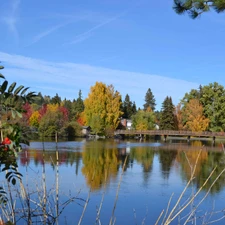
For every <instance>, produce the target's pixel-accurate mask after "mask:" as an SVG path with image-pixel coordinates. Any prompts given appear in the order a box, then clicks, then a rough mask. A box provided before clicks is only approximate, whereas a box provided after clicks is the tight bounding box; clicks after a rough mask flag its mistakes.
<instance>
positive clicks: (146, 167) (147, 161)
mask: <svg viewBox="0 0 225 225" xmlns="http://www.w3.org/2000/svg"><path fill="white" fill-rule="evenodd" d="M130 158H131V159H134V160H136V161H137V162H138V163H140V164H142V167H143V172H144V179H145V181H147V180H148V178H149V175H150V172H151V171H152V163H153V158H154V151H152V150H151V149H149V147H143V146H139V147H135V148H132V150H131V152H130Z"/></svg>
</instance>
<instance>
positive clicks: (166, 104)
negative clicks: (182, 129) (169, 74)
mask: <svg viewBox="0 0 225 225" xmlns="http://www.w3.org/2000/svg"><path fill="white" fill-rule="evenodd" d="M174 111H175V108H174V105H173V102H172V98H171V97H168V96H167V97H166V98H165V100H164V101H163V103H162V109H161V114H160V115H161V118H160V129H161V130H176V129H177V127H176V118H175V114H174Z"/></svg>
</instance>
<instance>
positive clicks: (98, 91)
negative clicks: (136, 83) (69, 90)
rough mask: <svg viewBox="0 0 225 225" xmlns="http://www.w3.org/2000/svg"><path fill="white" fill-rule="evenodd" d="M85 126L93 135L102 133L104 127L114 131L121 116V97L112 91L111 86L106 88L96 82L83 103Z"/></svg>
mask: <svg viewBox="0 0 225 225" xmlns="http://www.w3.org/2000/svg"><path fill="white" fill-rule="evenodd" d="M84 106H85V108H84V114H85V118H86V124H87V125H90V126H91V128H92V130H95V133H103V132H104V129H105V128H106V127H111V128H112V129H116V128H117V126H118V124H119V118H120V117H121V115H122V112H121V111H120V108H121V96H120V94H119V92H118V91H114V88H113V86H112V85H109V86H106V84H104V83H102V82H96V83H95V85H94V86H92V87H91V90H90V92H89V94H88V97H87V98H86V99H85V101H84Z"/></svg>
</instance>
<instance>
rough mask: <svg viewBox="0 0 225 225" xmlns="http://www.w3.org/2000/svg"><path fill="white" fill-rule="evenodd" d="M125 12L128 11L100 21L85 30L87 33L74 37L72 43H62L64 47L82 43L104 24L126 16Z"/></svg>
mask: <svg viewBox="0 0 225 225" xmlns="http://www.w3.org/2000/svg"><path fill="white" fill-rule="evenodd" d="M127 11H128V10H126V11H124V12H123V13H120V14H118V15H116V16H114V17H112V18H110V19H106V20H104V21H102V22H101V23H99V24H98V25H96V26H94V27H92V28H90V29H89V30H87V31H85V32H83V33H81V34H79V35H77V36H75V38H74V39H73V41H70V42H67V43H64V45H67V44H76V43H78V42H81V41H84V40H86V39H88V38H89V37H90V36H91V34H92V33H93V31H95V30H98V29H100V28H101V27H103V26H105V25H106V24H109V23H111V22H113V21H115V20H117V19H119V18H120V17H121V16H123V15H124V14H126V13H127Z"/></svg>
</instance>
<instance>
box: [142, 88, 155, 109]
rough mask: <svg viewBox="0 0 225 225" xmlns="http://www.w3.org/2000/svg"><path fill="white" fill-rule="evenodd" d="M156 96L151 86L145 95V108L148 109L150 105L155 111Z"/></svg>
mask: <svg viewBox="0 0 225 225" xmlns="http://www.w3.org/2000/svg"><path fill="white" fill-rule="evenodd" d="M155 106H156V103H155V97H154V95H153V94H152V91H151V89H150V88H149V89H148V90H147V92H146V95H145V104H144V110H147V108H148V107H150V108H151V109H152V111H155Z"/></svg>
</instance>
